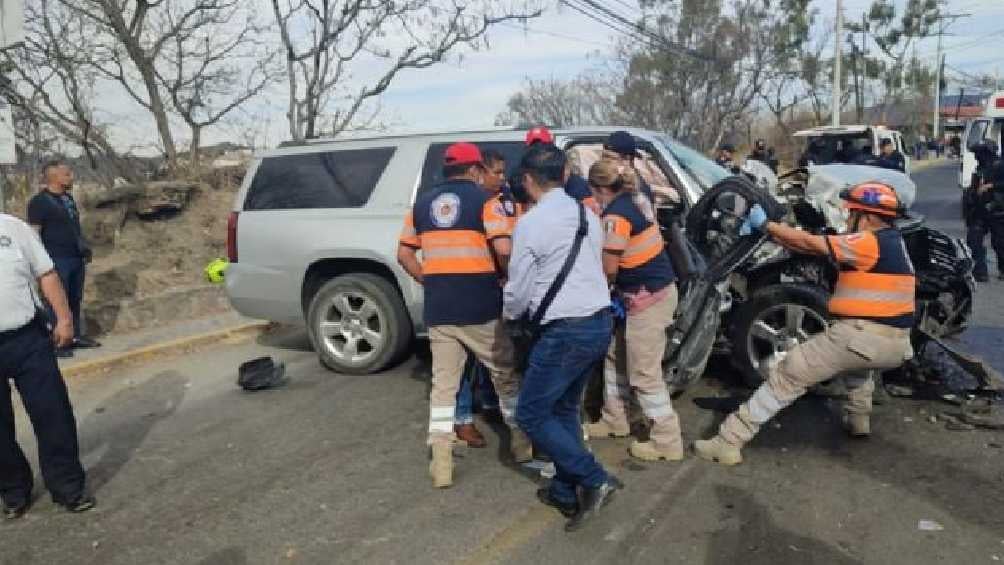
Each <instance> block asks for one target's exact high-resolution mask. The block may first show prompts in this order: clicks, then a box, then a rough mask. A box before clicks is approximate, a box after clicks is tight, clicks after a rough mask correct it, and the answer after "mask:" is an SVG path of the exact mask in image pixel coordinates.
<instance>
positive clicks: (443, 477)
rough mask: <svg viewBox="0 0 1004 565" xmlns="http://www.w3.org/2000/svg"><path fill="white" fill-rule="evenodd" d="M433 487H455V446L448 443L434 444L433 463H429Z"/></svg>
mask: <svg viewBox="0 0 1004 565" xmlns="http://www.w3.org/2000/svg"><path fill="white" fill-rule="evenodd" d="M429 474H430V475H432V486H434V487H436V488H447V487H449V486H452V485H453V446H452V445H450V444H449V443H447V442H439V443H434V444H432V461H431V462H430V463H429Z"/></svg>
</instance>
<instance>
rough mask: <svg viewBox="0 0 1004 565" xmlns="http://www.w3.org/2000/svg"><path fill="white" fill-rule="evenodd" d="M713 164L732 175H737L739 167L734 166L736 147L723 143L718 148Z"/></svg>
mask: <svg viewBox="0 0 1004 565" xmlns="http://www.w3.org/2000/svg"><path fill="white" fill-rule="evenodd" d="M715 163H718V165H719V166H720V167H722V168H723V169H725V170H727V171H728V172H730V173H732V174H734V175H737V174H739V166H738V165H736V147H735V146H734V145H732V144H731V143H723V144H721V145H719V146H718V155H717V156H716V157H715Z"/></svg>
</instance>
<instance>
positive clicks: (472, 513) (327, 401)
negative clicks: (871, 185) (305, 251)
mask: <svg viewBox="0 0 1004 565" xmlns="http://www.w3.org/2000/svg"><path fill="white" fill-rule="evenodd" d="M917 176H918V180H919V181H920V183H921V185H922V188H921V198H922V200H923V201H922V203H921V204H920V207H921V208H927V209H928V210H930V211H931V212H932V216H934V219H935V220H936V221H938V222H945V223H946V225H948V226H950V225H952V224H954V223H955V218H957V217H958V215H957V214H956V213H955V212H953V211H952V210H950V209H949V208H950V206H954V205H956V204H955V201H956V199H957V196H958V192H957V191H958V189H957V188H955V187H954V184H953V183H952V182H949V181H950V180H951V176H950V170H941V169H939V170H931V171H926V172H924V173H920V174H918V175H917ZM1000 291H1001V285H996V286H991V287H988V288H987V289H986V290H985V291H984V292H982V293H981V295H980V300H981V305H982V306H984V307H983V308H982V309H981V310H982V311H981V313H980V315H979V322H978V326H979V327H980V328H982V330H981V331H984V332H986V333H991V332H996V333H997V335H998V336H999V335H1000V332H1001V326H1002V325H1004V313H1002V309H1001V308H999V306H994V307H993V308H991V307H989V306H987V305H990V304H996V302H995V300H997V298H996V295H999V294H1000ZM985 352H986V350H984V353H985ZM259 354H271V355H275V356H277V357H278V358H280V359H282V360H283V361H285V362H286V363H287V364H288V373H289V374H290V376H291V377H292V384H291V385H290V386H289V387H288V388H286V389H284V390H279V391H270V392H263V393H258V394H244V393H242V392H240V391H239V390H237V389H236V387H235V386H234V384H233V381H234V379H235V371H236V366H237V365H238V364H239V363H240V362H241V361H243V360H246V359H248V358H250V357H252V356H255V355H259ZM998 366H999V365H998ZM427 382H428V366H427V364H426V363H425V362H423V361H422V360H420V359H412V360H410V361H409V362H407V363H406V364H404V365H403V366H401V367H398V368H396V369H394V370H392V371H389V372H387V373H384V374H380V375H374V376H344V375H335V374H331V373H329V372H326V371H324V370H322V369H320V368H319V366H318V363H317V361H316V359H315V357H314V355H313V354H312V353H311V352H309V351H308V349H307V347H306V343H305V340H304V339H303V337H302V335H298V334H297V333H296V332H289V333H286V334H281V335H275V336H269V337H267V338H265V339H263V340H261V341H260V343H255V344H230V345H222V346H219V347H215V348H213V349H211V350H208V351H204V352H201V353H198V354H193V355H191V356H188V357H186V358H182V359H178V360H176V361H173V362H160V363H158V364H156V365H151V366H145V367H140V368H138V369H134V370H130V371H129V372H128V373H125V374H117V375H109V376H105V377H99V378H95V379H91V380H84V381H78V382H74V383H73V385H72V389H73V390H72V394H73V399H74V402H75V404H76V407H77V413H78V417H79V421H80V427H81V435H82V443H83V450H84V453H85V462H86V464H87V466H88V467H89V468H90V473H91V481H92V483H93V486H94V488H95V489H96V491H97V495H98V497H99V498H100V507H99V509H98V510H97V511H95V512H94V513H92V514H89V515H83V516H71V515H66V514H63V513H60V512H58V511H57V510H56V509H55V508H53V506H52V505H51V504H50V503H49V502H48V501H47V500H40V501H39V502H38V504H37V505H36V507H35V508H34V509H33V511H32V512H31V514H30V515H29V516H28V517H27V518H26V519H25V520H23V521H22V522H19V523H14V524H9V525H0V540H2V544H0V548H2V551H0V562H2V563H10V564H17V565H28V564H50V563H101V564H105V563H206V564H243V563H286V562H294V563H295V562H300V563H332V562H372V563H444V562H454V561H459V562H462V563H486V562H507V563H547V562H551V563H611V562H618V563H622V562H637V563H708V564H718V563H722V564H724V563H752V564H757V563H764V564H766V563H780V562H786V563H789V562H790V563H827V564H829V563H993V562H995V561H996V559H1004V513H1002V512H1001V508H1002V507H1004V449H1001V444H1002V443H1004V436H1002V435H1001V434H999V433H998V434H993V433H990V432H982V431H973V432H953V431H947V430H945V429H944V427H943V426H942V425H941V424H933V423H930V422H929V421H928V416H930V415H931V414H934V413H937V412H939V411H941V410H945V409H947V407H946V406H944V405H939V404H933V403H924V402H917V401H912V400H903V399H899V400H892V401H890V402H888V403H886V404H884V405H882V406H880V407H879V412H878V414H877V416H876V423H875V426H874V427H875V435H874V436H873V437H872V439H871V440H868V441H850V440H847V439H845V438H844V436H843V435H842V434H841V433H840V432H839V430H838V427H837V423H836V419H835V417H834V414H835V412H834V409H835V408H836V406H835V405H831V403H830V402H829V401H827V400H825V399H821V398H806V399H803V400H801V401H799V402H798V403H796V404H795V405H794V406H792V407H791V408H790V409H789V410H788V411H786V412H785V413H784V414H783V415H782V416H781V417H780V418H779V419H778V421H777V423H776V425H774V426H771V427H770V428H769V429H767V430H765V431H764V433H763V434H761V436H760V437H758V438H757V439H756V440H755V441H754V442H753V443H752V444H751V445H750V446H749V448H748V450H747V453H746V457H747V463H745V464H744V465H742V466H740V467H738V468H734V469H723V468H719V467H717V466H713V465H711V464H707V463H705V462H703V461H698V460H696V459H694V458H688V459H687V460H685V461H684V462H682V463H674V464H666V463H663V464H639V463H636V462H633V461H630V460H629V459H628V457H627V455H626V447H627V444H626V442H624V441H613V442H611V441H606V442H599V443H596V444H595V449H596V451H597V453H598V454H599V456H600V457H601V459H602V460H603V461H604V462H605V463H606V464H607V465H608V466H609V467H610V468H612V469H614V470H615V472H616V473H618V474H619V475H620V476H621V477H622V478H623V479H624V481H625V482H626V483H627V490H625V491H624V493H623V496H621V497H620V498H619V499H618V500H617V501H615V503H614V504H612V505H611V506H610V507H609V511H608V512H607V513H606V515H605V516H604V518H603V519H602V520H599V521H597V522H596V523H594V524H593V525H591V526H590V527H588V528H586V529H585V530H584V531H582V532H579V533H576V534H574V535H568V534H565V532H564V531H563V530H562V528H561V526H562V523H563V522H562V520H561V519H560V518H559V516H558V515H557V514H556V513H554V512H552V511H550V510H549V509H546V508H543V507H541V506H540V505H539V504H538V503H537V502H536V500H535V498H534V496H533V491H534V489H535V486H536V484H535V478H534V477H532V476H531V475H529V474H527V473H525V472H523V471H522V470H520V469H517V468H513V467H510V466H507V465H506V464H504V462H503V460H504V458H503V457H501V453H504V449H503V447H504V446H503V442H502V441H501V440H500V438H499V437H498V435H497V434H495V433H489V434H488V435H489V440H490V442H491V445H490V448H489V449H483V450H466V449H463V450H459V451H458V455H459V457H458V468H457V473H456V479H457V482H456V485H455V487H454V488H452V489H448V490H442V491H440V490H434V489H432V488H431V487H430V486H429V479H428V475H427V463H426V450H425V448H424V446H423V440H424V435H425V432H424V430H425V425H426V415H427V412H426V400H425V398H426V393H427V386H428V385H427ZM725 396H728V392H727V391H726V390H725V389H723V388H721V387H720V385H719V384H718V383H717V382H716V381H714V380H709V381H707V382H705V383H702V384H701V385H700V386H698V387H696V388H694V389H693V390H690V391H688V392H687V393H686V394H685V395H684V396H682V397H681V398H679V399H678V400H677V401H676V405H677V407H678V409H679V411H680V412H681V415H682V419H683V423H684V426H685V435H686V440H687V441H688V442H689V441H692V440H693V439H696V438H698V437H702V436H706V435H708V434H709V433H710V432H711V431H712V430H713V429H714V427H715V425H716V422H717V421H718V416H717V415H716V413H715V412H712V411H708V410H703V409H701V408H699V407H698V406H697V404H695V400H701V399H704V400H711V399H719V400H721V399H720V398H719V397H725ZM702 404H703V402H702ZM19 436H20V437H22V438H23V440H24V442H25V445H29V444H31V443H32V442H31V436H30V432H29V431H28V430H27V429H26V427H25V426H22V428H21V430H20V434H19ZM919 520H934V521H936V522H938V523H939V524H941V525H942V526H943V527H944V530H943V531H935V532H930V531H920V530H918V521H919ZM994 556H996V558H995V557H994Z"/></svg>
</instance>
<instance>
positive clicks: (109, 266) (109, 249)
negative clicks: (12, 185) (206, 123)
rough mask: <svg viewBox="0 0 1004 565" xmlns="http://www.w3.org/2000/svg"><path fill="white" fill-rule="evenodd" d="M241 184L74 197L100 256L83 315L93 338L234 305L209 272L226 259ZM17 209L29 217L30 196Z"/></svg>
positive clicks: (81, 192)
mask: <svg viewBox="0 0 1004 565" xmlns="http://www.w3.org/2000/svg"><path fill="white" fill-rule="evenodd" d="M238 185H239V179H237V180H235V179H233V178H232V177H221V176H215V177H214V178H213V179H212V181H211V182H188V181H179V182H174V181H164V182H153V183H147V184H145V185H139V186H120V187H115V188H107V187H101V186H96V185H88V184H81V185H79V186H77V187H75V188H74V196H75V197H76V199H77V202H78V205H79V207H80V209H81V220H82V224H83V230H84V234H85V236H86V237H87V239H88V241H89V242H90V243H91V246H92V248H93V251H94V260H93V261H92V262H91V264H90V265H88V271H87V283H86V287H85V294H84V317H85V320H86V326H87V331H88V333H90V334H107V333H122V332H128V331H132V330H136V329H140V328H148V327H152V326H155V325H157V324H170V323H172V322H175V321H179V320H183V319H186V318H193V317H199V316H206V315H211V314H214V313H219V312H223V311H226V310H227V309H228V308H229V303H228V302H227V299H226V296H225V295H224V293H223V289H222V287H221V286H218V285H211V284H209V283H207V282H206V281H205V280H204V279H203V274H202V270H203V268H204V267H205V265H206V264H207V263H208V262H209V261H210V260H212V259H214V258H216V257H223V256H225V255H226V227H227V214H228V212H229V210H230V208H231V205H232V204H233V199H234V193H235V192H236V190H237V187H238ZM24 192H26V193H25V194H23V195H20V196H22V197H20V198H15V199H13V200H14V201H13V202H8V204H10V212H12V213H13V214H15V215H17V216H19V217H22V218H23V217H24V216H25V213H24V212H25V205H26V200H27V197H28V194H27V191H24Z"/></svg>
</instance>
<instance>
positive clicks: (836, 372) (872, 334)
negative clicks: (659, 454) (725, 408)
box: [718, 320, 912, 447]
mask: <svg viewBox="0 0 1004 565" xmlns="http://www.w3.org/2000/svg"><path fill="white" fill-rule="evenodd" d="M911 354H912V348H911V346H910V330H906V329H898V328H892V327H889V326H883V325H881V324H876V323H874V322H869V321H866V320H838V321H836V322H834V323H833V324H832V325H831V326H830V327H829V328H827V330H826V331H825V332H823V333H821V334H818V335H816V336H813V337H812V338H811V339H809V340H808V341H806V342H805V343H802V344H800V345H798V346H796V347H793V348H792V349H791V351H789V352H788V355H787V356H786V357H785V358H784V360H783V361H782V362H781V363H780V364H779V365H778V366H777V367H775V368H774V369H773V370H772V371H771V372H770V376H769V377H768V378H767V381H766V382H765V383H764V384H762V385H760V388H758V389H757V390H756V392H754V393H753V396H751V397H750V398H749V400H747V401H746V402H745V403H743V405H742V406H740V407H739V410H737V411H736V412H733V413H732V414H730V415H729V417H728V418H726V419H725V421H724V422H722V425H721V427H720V428H719V431H718V433H719V435H721V437H722V438H723V439H724V440H725V441H727V442H728V443H730V444H732V445H735V446H738V447H741V446H742V445H743V444H745V443H746V442H748V441H749V440H751V439H753V436H755V435H756V433H757V432H758V431H759V430H760V426H762V425H763V424H764V423H765V422H767V420H770V419H771V418H772V417H773V416H774V414H777V412H778V411H780V410H781V409H782V408H784V407H785V406H788V405H789V404H791V403H792V402H794V401H795V399H797V398H798V397H799V396H802V395H803V394H805V391H806V390H808V389H809V388H810V387H812V386H813V385H816V384H819V383H821V382H823V381H825V380H828V379H831V378H833V377H837V376H841V377H843V378H844V379H845V383H846V384H847V389H848V401H847V403H846V404H845V406H844V409H845V410H846V411H847V412H848V413H851V414H865V415H867V414H870V413H871V409H872V391H874V389H875V383H874V382H873V381H872V377H871V372H872V371H877V370H878V371H881V370H887V369H894V368H896V367H899V366H900V365H902V364H903V362H904V361H905V360H906V359H908V358H909V356H910V355H911Z"/></svg>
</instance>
